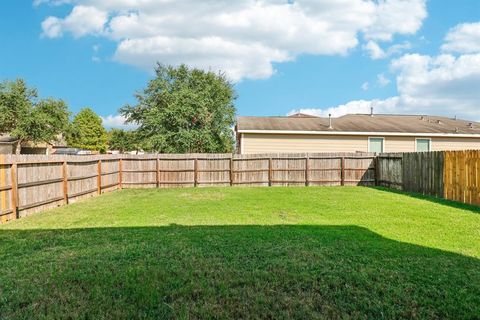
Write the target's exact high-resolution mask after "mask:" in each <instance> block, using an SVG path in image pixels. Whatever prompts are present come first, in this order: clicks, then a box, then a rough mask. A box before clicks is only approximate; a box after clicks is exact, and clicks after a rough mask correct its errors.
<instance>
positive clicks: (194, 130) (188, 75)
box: [120, 65, 236, 153]
mask: <svg viewBox="0 0 480 320" xmlns="http://www.w3.org/2000/svg"><path fill="white" fill-rule="evenodd" d="M136 98H137V101H138V103H137V105H135V106H130V105H127V106H125V107H123V108H121V109H120V113H121V114H122V115H123V116H125V117H126V119H127V122H128V123H134V124H137V125H139V127H138V129H137V134H138V137H139V139H141V140H142V141H143V143H144V148H145V149H146V150H147V151H156V152H164V153H186V152H189V153H195V152H207V153H214V152H232V151H233V144H234V135H233V130H232V128H233V125H234V123H235V106H234V101H235V99H236V94H235V91H234V89H233V85H232V84H231V83H230V82H229V81H228V80H227V79H226V77H225V76H224V75H223V74H217V73H214V72H206V71H203V70H199V69H190V68H188V67H187V66H185V65H181V66H179V67H172V66H162V65H158V66H157V68H156V77H155V78H154V79H153V80H151V81H150V82H149V83H148V86H147V88H146V89H145V90H144V91H143V92H141V93H138V94H136Z"/></svg>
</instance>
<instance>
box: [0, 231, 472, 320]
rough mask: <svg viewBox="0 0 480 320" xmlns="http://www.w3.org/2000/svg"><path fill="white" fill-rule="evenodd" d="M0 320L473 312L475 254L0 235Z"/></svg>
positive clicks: (340, 243) (68, 234)
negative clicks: (26, 319) (19, 319)
mask: <svg viewBox="0 0 480 320" xmlns="http://www.w3.org/2000/svg"><path fill="white" fill-rule="evenodd" d="M0 270H1V272H0V318H2V319H3V318H6V319H8V318H38V317H48V318H93V319H99V318H114V319H118V318H162V319H164V318H235V319H237V318H276V319H278V318H297V319H306V318H329V319H332V318H355V319H361V318H376V319H378V318H388V319H392V318H396V319H398V318H419V319H420V318H438V319H446V318H455V319H461V318H465V319H467V318H470V319H473V318H476V317H477V318H478V315H480V272H479V270H480V261H479V260H478V259H474V258H470V257H465V256H462V255H458V254H454V253H449V252H444V251H441V250H437V249H431V248H426V247H421V246H417V245H411V244H406V243H401V242H397V241H393V240H389V239H386V238H383V237H381V236H379V235H378V234H375V233H373V232H371V231H369V230H367V229H365V228H360V227H356V226H193V227H186V226H177V225H172V226H168V227H145V228H105V229H101V228H99V229H70V230H36V231H35V230H21V231H2V232H0Z"/></svg>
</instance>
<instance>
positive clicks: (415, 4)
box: [365, 0, 427, 41]
mask: <svg viewBox="0 0 480 320" xmlns="http://www.w3.org/2000/svg"><path fill="white" fill-rule="evenodd" d="M426 17H427V8H426V3H425V1H409V0H380V1H378V5H377V6H376V10H375V13H374V23H372V24H371V25H369V26H368V27H367V28H366V31H365V36H366V38H367V39H372V40H383V41H390V40H392V37H393V35H394V34H395V33H399V34H414V33H415V32H417V31H418V29H420V27H421V26H422V21H423V19H425V18H426Z"/></svg>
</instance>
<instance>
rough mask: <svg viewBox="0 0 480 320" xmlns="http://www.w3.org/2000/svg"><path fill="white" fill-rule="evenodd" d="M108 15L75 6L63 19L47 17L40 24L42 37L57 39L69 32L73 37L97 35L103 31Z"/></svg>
mask: <svg viewBox="0 0 480 320" xmlns="http://www.w3.org/2000/svg"><path fill="white" fill-rule="evenodd" d="M107 19H108V14H107V12H105V11H102V10H98V9H97V8H95V7H92V6H81V5H79V6H75V7H74V8H73V10H72V12H71V13H70V14H69V15H68V16H67V17H66V18H65V19H60V18H57V17H52V16H50V17H48V18H46V19H45V20H44V21H43V22H42V29H43V35H44V36H46V37H48V38H57V37H60V36H62V35H63V33H64V32H70V33H71V34H73V36H74V37H76V38H78V37H82V36H85V35H87V34H93V35H99V34H101V33H102V32H103V31H104V26H105V23H106V22H107Z"/></svg>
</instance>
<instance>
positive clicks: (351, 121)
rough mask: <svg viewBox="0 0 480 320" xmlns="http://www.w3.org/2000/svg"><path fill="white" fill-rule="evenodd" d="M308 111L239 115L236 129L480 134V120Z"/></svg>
mask: <svg viewBox="0 0 480 320" xmlns="http://www.w3.org/2000/svg"><path fill="white" fill-rule="evenodd" d="M331 122H332V126H331V128H330V127H329V123H330V119H329V118H325V117H316V116H312V115H306V114H302V113H299V114H294V115H291V116H285V117H238V118H237V130H238V131H243V130H262V131H268V130H272V131H319V132H323V131H327V132H387V133H388V132H391V133H435V134H442V133H447V134H452V133H458V134H478V135H480V123H478V122H474V121H467V120H460V119H454V118H447V117H440V116H429V115H395V114H373V115H371V114H348V115H345V116H341V117H338V118H332V119H331Z"/></svg>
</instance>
